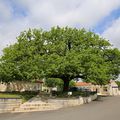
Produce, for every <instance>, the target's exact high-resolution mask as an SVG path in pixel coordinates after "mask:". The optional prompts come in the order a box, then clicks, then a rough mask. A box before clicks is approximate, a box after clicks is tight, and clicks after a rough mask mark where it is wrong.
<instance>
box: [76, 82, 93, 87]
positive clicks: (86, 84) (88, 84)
mask: <svg viewBox="0 0 120 120" xmlns="http://www.w3.org/2000/svg"><path fill="white" fill-rule="evenodd" d="M90 85H91V83H86V82H76V83H75V86H90Z"/></svg>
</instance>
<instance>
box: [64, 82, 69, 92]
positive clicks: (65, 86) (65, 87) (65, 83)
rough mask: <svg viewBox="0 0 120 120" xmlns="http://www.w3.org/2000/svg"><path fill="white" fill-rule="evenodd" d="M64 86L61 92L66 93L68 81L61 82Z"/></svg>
mask: <svg viewBox="0 0 120 120" xmlns="http://www.w3.org/2000/svg"><path fill="white" fill-rule="evenodd" d="M63 81H64V86H63V92H67V91H68V90H69V82H70V81H69V80H63Z"/></svg>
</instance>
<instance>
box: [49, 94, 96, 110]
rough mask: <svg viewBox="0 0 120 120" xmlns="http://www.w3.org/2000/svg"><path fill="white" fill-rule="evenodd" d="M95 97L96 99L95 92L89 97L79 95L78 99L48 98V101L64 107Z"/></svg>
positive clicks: (79, 103)
mask: <svg viewBox="0 0 120 120" xmlns="http://www.w3.org/2000/svg"><path fill="white" fill-rule="evenodd" d="M95 99H97V95H96V94H95V95H92V96H90V97H79V98H78V99H49V100H48V103H53V104H56V105H58V106H60V108H64V107H70V106H77V105H81V104H86V103H89V102H91V101H93V100H95Z"/></svg>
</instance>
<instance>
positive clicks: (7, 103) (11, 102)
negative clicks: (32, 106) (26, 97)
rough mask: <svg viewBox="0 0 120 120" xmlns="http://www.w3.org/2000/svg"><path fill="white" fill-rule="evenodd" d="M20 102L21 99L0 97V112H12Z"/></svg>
mask: <svg viewBox="0 0 120 120" xmlns="http://www.w3.org/2000/svg"><path fill="white" fill-rule="evenodd" d="M21 104H22V99H7V98H1V99H0V113H7V112H12V111H13V110H14V109H15V108H19V107H20V105H21Z"/></svg>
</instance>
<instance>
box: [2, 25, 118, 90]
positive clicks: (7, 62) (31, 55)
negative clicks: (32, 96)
mask: <svg viewBox="0 0 120 120" xmlns="http://www.w3.org/2000/svg"><path fill="white" fill-rule="evenodd" d="M3 52H4V54H3V56H2V57H1V62H0V79H1V80H2V81H5V82H9V81H14V80H19V81H20V80H21V81H23V80H25V81H26V80H27V81H33V80H37V79H41V78H60V79H62V80H63V82H64V88H63V90H64V91H67V90H68V86H69V82H70V80H72V79H74V78H81V79H83V80H84V81H86V82H92V83H95V84H107V83H108V82H109V80H110V79H116V78H117V77H118V75H119V73H120V51H119V50H118V49H117V48H112V46H111V45H110V43H109V42H108V41H107V40H105V39H104V38H102V37H100V36H99V35H97V34H95V33H93V32H91V31H86V30H85V29H76V28H69V27H65V28H60V27H53V28H51V30H49V31H43V30H38V29H32V30H31V29H29V30H28V31H24V32H22V33H21V34H20V36H18V37H17V42H16V43H15V44H14V45H11V46H9V47H7V48H5V49H4V50H3Z"/></svg>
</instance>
